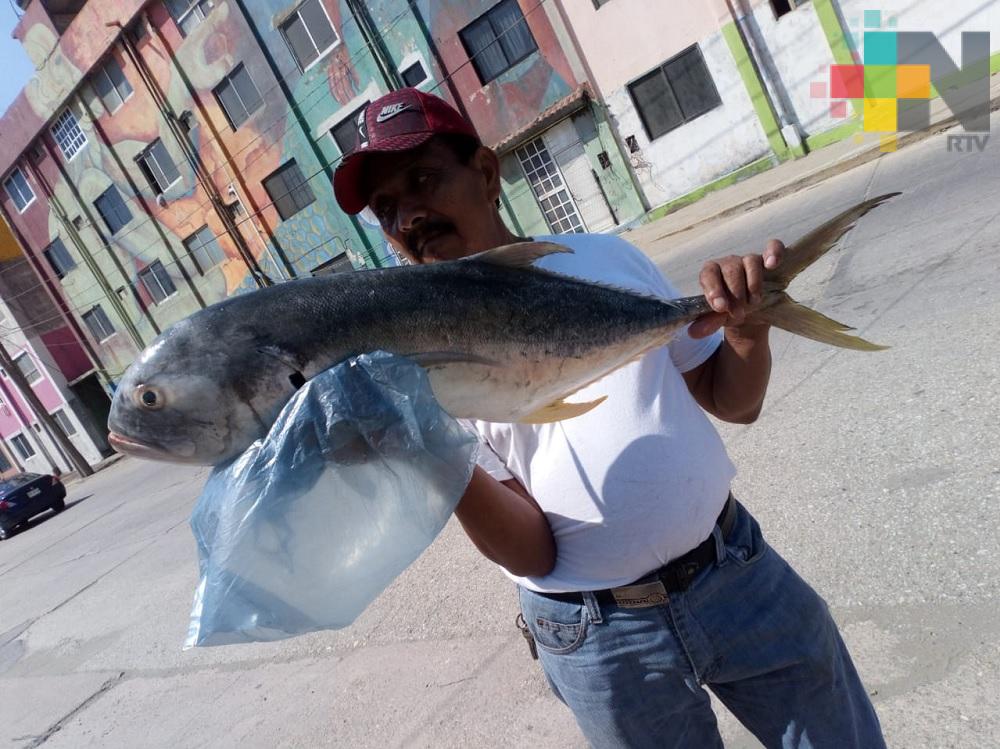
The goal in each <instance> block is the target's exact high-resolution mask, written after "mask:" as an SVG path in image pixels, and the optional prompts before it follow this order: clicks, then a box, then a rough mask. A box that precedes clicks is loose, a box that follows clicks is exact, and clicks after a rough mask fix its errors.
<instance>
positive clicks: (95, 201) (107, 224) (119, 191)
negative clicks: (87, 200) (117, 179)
mask: <svg viewBox="0 0 1000 749" xmlns="http://www.w3.org/2000/svg"><path fill="white" fill-rule="evenodd" d="M112 190H114V191H115V193H116V194H117V195H118V199H119V200H120V201H121V204H122V206H123V207H124V208H125V211H126V212H127V213H128V215H129V218H128V221H126V222H125V223H123V224H122V225H121V226H119V227H118V228H117V229H114V230H112V228H111V224H110V223H109V222H108V217H107V216H105V215H104V211H102V210H101V207H100V206H99V205H98V201H99V200H100V199H101V198H103V197H104V196H105V195H107V194H108V193H110V192H111V191H112ZM94 208H95V209H96V210H97V213H98V215H99V216H100V217H101V220H102V221H103V222H104V226H105V228H107V230H108V231H109V232H110V233H111V236H112V237H113V236H115V235H116V234H117V233H118V232H120V231H121V230H122V229H124V228H125V227H126V226H128V225H129V224H130V223H132V219H133V218H135V216H134V215H133V214H132V211H130V210H129V207H128V204H127V203H126V202H125V198H123V197H122V193H121V190H119V189H118V186H117V185H115V184H114V183H112V184H110V185H108V187H107V188H106V189H105V190H104V191H103V192H102V193H101V194H100V195H98V196H97V197H96V198H95V199H94Z"/></svg>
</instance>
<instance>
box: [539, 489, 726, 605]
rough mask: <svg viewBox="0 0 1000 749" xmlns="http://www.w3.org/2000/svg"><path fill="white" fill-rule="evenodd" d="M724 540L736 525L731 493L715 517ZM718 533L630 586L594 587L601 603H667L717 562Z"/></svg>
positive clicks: (557, 596)
mask: <svg viewBox="0 0 1000 749" xmlns="http://www.w3.org/2000/svg"><path fill="white" fill-rule="evenodd" d="M716 524H717V525H718V526H719V530H721V531H722V538H723V540H725V539H727V538H729V534H730V533H731V532H732V530H733V526H734V525H736V500H735V499H734V498H733V495H732V494H730V495H729V497H728V498H727V499H726V504H725V505H724V506H723V508H722V512H720V513H719V517H718V519H717V520H716ZM715 559H716V555H715V536H714V535H709V537H708V538H706V539H705V540H704V541H702V542H701V543H700V544H698V545H697V546H696V547H694V548H693V549H691V551H689V552H687V553H686V554H684V555H683V556H680V557H677V559H674V560H671V561H670V562H668V563H667V564H665V565H664V566H663V567H660V569H658V570H655V571H654V572H650V573H649V574H648V575H645V576H643V577H641V578H639V579H638V580H636V581H635V582H634V583H632V584H630V585H622V586H620V587H617V588H606V589H604V590H595V591H594V596H595V597H596V598H597V601H598V602H599V603H602V604H614V605H615V606H618V607H620V608H631V609H634V608H646V607H647V606H659V605H661V604H664V603H666V602H667V595H668V594H669V593H681V592H683V591H685V590H687V588H688V586H689V585H690V584H691V581H692V580H694V578H695V577H696V576H697V575H698V573H699V572H701V571H702V570H703V569H705V567H707V566H708V565H710V564H712V563H713V562H715ZM538 595H540V596H545V597H546V598H552V599H553V600H556V601H566V602H568V603H583V593H578V592H573V593H538Z"/></svg>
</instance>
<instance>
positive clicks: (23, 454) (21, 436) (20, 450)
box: [10, 432, 38, 460]
mask: <svg viewBox="0 0 1000 749" xmlns="http://www.w3.org/2000/svg"><path fill="white" fill-rule="evenodd" d="M18 440H21V442H23V443H24V447H22V446H21V443H20V442H18ZM10 441H11V444H12V445H14V448H15V449H16V450H17V452H18V454H19V455H20V456H21V460H31V459H32V458H34V457H35V456H36V455H37V454H38V453H37V452H36V451H35V448H34V446H33V445H32V444H31V440H29V439H28V438H27V437H25V436H24V433H23V432H18V433H17V434H14V435H11V437H10ZM25 447H27V449H28V450H29V451H30V452H26V451H25Z"/></svg>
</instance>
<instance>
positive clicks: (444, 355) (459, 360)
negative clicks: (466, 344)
mask: <svg viewBox="0 0 1000 749" xmlns="http://www.w3.org/2000/svg"><path fill="white" fill-rule="evenodd" d="M404 356H405V357H406V358H407V359H409V360H410V361H412V362H415V363H416V364H419V365H420V366H421V367H424V368H429V367H435V366H438V367H439V366H443V365H445V364H483V365H485V366H488V367H499V366H500V362H498V361H496V360H495V359H487V358H486V357H485V356H479V355H478V354H470V353H467V352H465V351H418V352H417V353H414V354H404Z"/></svg>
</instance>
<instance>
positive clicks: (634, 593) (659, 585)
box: [611, 580, 669, 609]
mask: <svg viewBox="0 0 1000 749" xmlns="http://www.w3.org/2000/svg"><path fill="white" fill-rule="evenodd" d="M611 595H612V597H613V598H614V599H615V603H617V604H618V606H619V608H623V609H645V608H649V607H650V606H662V605H663V604H665V603H666V602H667V601H668V600H669V599H668V598H667V589H666V587H665V586H664V585H663V582H662V581H660V580H654V581H653V582H651V583H642V584H640V585H623V586H622V587H620V588H612V589H611Z"/></svg>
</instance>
